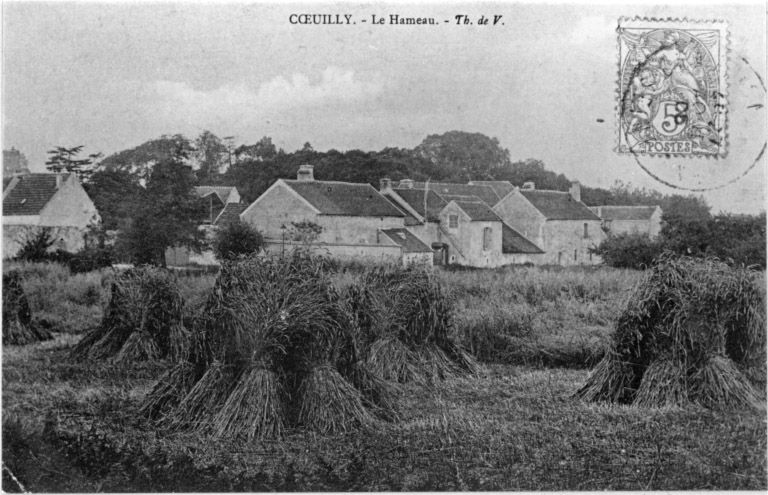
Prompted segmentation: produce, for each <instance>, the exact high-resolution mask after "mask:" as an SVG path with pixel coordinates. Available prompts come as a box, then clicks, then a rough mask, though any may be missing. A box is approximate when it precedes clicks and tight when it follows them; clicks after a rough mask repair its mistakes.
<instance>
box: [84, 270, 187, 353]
mask: <svg viewBox="0 0 768 495" xmlns="http://www.w3.org/2000/svg"><path fill="white" fill-rule="evenodd" d="M183 313H184V300H183V298H182V295H181V291H180V290H179V285H178V281H177V279H176V277H175V275H173V274H172V273H171V272H169V271H167V270H163V269H160V268H152V267H141V268H134V269H131V270H128V271H126V272H123V273H122V274H120V275H119V276H117V277H116V278H115V280H114V282H113V283H112V289H111V295H110V300H109V304H108V306H107V308H106V310H105V312H104V318H103V319H102V321H101V324H100V325H99V326H98V327H97V328H95V329H94V330H92V331H91V332H90V333H88V334H86V335H85V337H83V339H82V340H81V341H80V342H79V343H78V345H77V346H76V347H75V348H74V349H73V351H72V357H73V358H75V359H113V360H114V361H115V362H126V363H130V362H135V361H145V360H153V359H166V358H167V359H172V360H175V361H178V360H181V359H183V358H184V357H185V356H186V354H187V353H188V352H189V332H188V331H187V330H186V329H185V327H184V323H183V316H184V315H183Z"/></svg>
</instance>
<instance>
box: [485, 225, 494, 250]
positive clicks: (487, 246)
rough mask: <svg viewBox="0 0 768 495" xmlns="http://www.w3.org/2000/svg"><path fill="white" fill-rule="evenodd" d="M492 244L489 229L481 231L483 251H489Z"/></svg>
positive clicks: (491, 234)
mask: <svg viewBox="0 0 768 495" xmlns="http://www.w3.org/2000/svg"><path fill="white" fill-rule="evenodd" d="M492 242H493V233H492V230H491V228H490V227H486V228H484V229H483V251H488V250H489V249H491V243H492Z"/></svg>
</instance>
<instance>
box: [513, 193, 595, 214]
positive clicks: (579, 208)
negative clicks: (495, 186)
mask: <svg viewBox="0 0 768 495" xmlns="http://www.w3.org/2000/svg"><path fill="white" fill-rule="evenodd" d="M520 193H521V194H522V195H523V196H524V197H525V199H527V200H528V201H530V202H531V204H532V205H533V206H534V207H535V208H536V209H537V210H539V211H540V212H541V213H542V214H543V215H544V216H545V217H546V218H547V220H600V217H598V216H597V215H595V213H594V212H593V211H592V210H590V209H589V208H587V206H586V205H585V204H584V203H582V202H581V201H576V200H574V199H573V197H572V196H571V195H570V194H569V193H567V192H561V191H540V190H537V189H533V190H523V189H521V190H520Z"/></svg>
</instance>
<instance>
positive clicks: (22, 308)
mask: <svg viewBox="0 0 768 495" xmlns="http://www.w3.org/2000/svg"><path fill="white" fill-rule="evenodd" d="M2 331H3V345H26V344H32V343H34V342H40V341H43V340H49V339H51V338H53V335H51V333H50V332H49V331H48V330H46V329H45V328H42V327H41V326H40V325H38V324H36V323H35V322H33V321H32V311H31V309H30V307H29V301H28V300H27V296H26V294H25V293H24V288H23V287H22V285H21V275H19V272H18V271H16V270H12V271H9V272H7V273H3V330H2Z"/></svg>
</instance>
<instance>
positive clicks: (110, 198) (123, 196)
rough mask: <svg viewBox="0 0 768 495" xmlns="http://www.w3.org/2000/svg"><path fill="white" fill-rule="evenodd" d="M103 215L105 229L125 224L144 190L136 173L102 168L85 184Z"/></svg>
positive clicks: (102, 221) (89, 194)
mask: <svg viewBox="0 0 768 495" xmlns="http://www.w3.org/2000/svg"><path fill="white" fill-rule="evenodd" d="M83 186H84V187H85V191H86V192H87V193H88V196H90V198H91V200H92V201H93V204H94V205H96V209H97V210H98V211H99V215H100V216H101V223H102V227H103V228H104V229H105V230H116V229H119V228H121V227H122V226H124V225H125V222H126V221H127V220H128V219H129V218H130V216H131V214H132V212H133V211H134V210H135V209H136V205H137V201H138V200H139V198H140V197H141V194H142V192H143V189H142V187H141V186H140V185H139V179H138V177H137V176H136V175H134V174H131V173H130V172H128V171H126V170H122V169H102V170H97V171H96V172H94V173H93V175H91V177H90V178H89V179H88V181H87V182H85V183H84V184H83Z"/></svg>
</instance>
